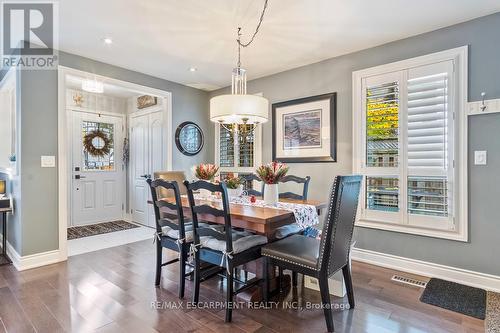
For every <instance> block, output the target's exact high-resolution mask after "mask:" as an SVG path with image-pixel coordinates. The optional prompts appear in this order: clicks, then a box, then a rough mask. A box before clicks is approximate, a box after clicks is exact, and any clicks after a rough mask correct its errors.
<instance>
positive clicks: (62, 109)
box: [20, 66, 173, 267]
mask: <svg viewBox="0 0 500 333" xmlns="http://www.w3.org/2000/svg"><path fill="white" fill-rule="evenodd" d="M67 74H72V75H77V76H82V77H89V76H92V77H94V78H96V79H97V80H101V81H104V82H107V83H111V84H113V85H116V86H119V87H123V88H126V89H129V90H133V91H136V92H138V93H142V94H147V95H154V96H158V97H162V98H165V107H166V108H167V114H166V119H165V121H166V134H165V140H167V141H166V142H167V151H166V154H167V168H168V169H171V168H172V155H173V134H172V133H173V132H172V113H173V111H172V93H171V92H168V91H164V90H160V89H156V88H152V87H147V86H143V85H139V84H136V83H132V82H127V81H122V80H119V79H114V78H111V77H107V76H102V75H96V74H93V73H89V72H85V71H81V70H77V69H74V68H70V67H64V66H58V82H57V84H58V140H57V141H58V142H57V145H58V150H57V155H58V172H59V174H58V204H59V210H58V213H59V214H58V215H59V223H58V224H59V249H58V250H57V251H49V252H44V253H40V254H36V255H33V256H35V257H34V258H36V256H41V258H42V259H43V260H45V261H46V263H45V265H47V264H49V263H53V262H57V261H64V260H66V259H67V258H68V244H67V243H68V240H67V227H68V225H69V222H70V212H71V201H70V197H71V196H70V193H71V181H70V180H71V163H70V159H69V152H70V149H69V147H68V141H69V140H68V139H67V138H68V137H69V133H68V129H67V127H68V126H67V121H68V119H67V111H66V107H67V104H66V75H67ZM56 255H57V256H58V260H56V261H51V260H50V258H52V256H56ZM20 258H21V259H22V260H32V258H31V257H30V258H28V259H24V257H20ZM42 259H40V261H42ZM37 260H38V259H37ZM33 267H35V266H33Z"/></svg>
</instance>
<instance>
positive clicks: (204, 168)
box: [194, 163, 219, 181]
mask: <svg viewBox="0 0 500 333" xmlns="http://www.w3.org/2000/svg"><path fill="white" fill-rule="evenodd" d="M218 171H219V167H218V166H216V165H215V164H209V163H207V164H204V163H201V164H199V165H196V166H195V167H194V175H195V177H196V178H198V179H200V180H206V181H213V180H214V178H215V175H216V174H217V172H218Z"/></svg>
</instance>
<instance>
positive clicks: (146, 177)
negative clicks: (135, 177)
mask: <svg viewBox="0 0 500 333" xmlns="http://www.w3.org/2000/svg"><path fill="white" fill-rule="evenodd" d="M140 177H141V178H145V179H151V175H148V174H145V175H141V176H140Z"/></svg>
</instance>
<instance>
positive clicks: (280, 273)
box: [278, 267, 283, 294]
mask: <svg viewBox="0 0 500 333" xmlns="http://www.w3.org/2000/svg"><path fill="white" fill-rule="evenodd" d="M278 291H279V293H280V294H282V293H283V268H281V267H278Z"/></svg>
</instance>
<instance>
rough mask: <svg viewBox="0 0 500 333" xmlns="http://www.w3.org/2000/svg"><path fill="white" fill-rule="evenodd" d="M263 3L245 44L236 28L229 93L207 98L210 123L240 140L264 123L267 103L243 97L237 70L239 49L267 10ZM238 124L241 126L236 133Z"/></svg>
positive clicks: (242, 71) (241, 73)
mask: <svg viewBox="0 0 500 333" xmlns="http://www.w3.org/2000/svg"><path fill="white" fill-rule="evenodd" d="M267 2H268V0H266V1H265V3H264V9H263V10H262V13H261V16H260V20H259V23H258V25H257V28H256V29H255V32H254V34H253V36H252V38H251V39H250V41H249V42H248V43H242V42H241V28H238V38H237V40H236V41H237V42H238V63H237V66H236V68H234V69H233V72H232V79H231V94H227V95H220V96H215V97H212V98H211V99H210V120H211V121H212V122H215V123H218V124H220V125H221V126H223V127H224V128H226V129H227V130H229V131H230V132H231V133H233V134H234V133H236V132H238V131H239V133H240V138H242V139H243V140H245V138H246V136H247V135H248V134H250V133H251V132H253V130H254V129H255V127H256V126H257V125H258V124H261V123H265V122H267V121H268V113H269V101H268V100H267V99H265V98H264V97H261V96H256V95H249V94H247V75H246V70H245V69H243V68H241V48H242V47H247V46H249V45H250V44H251V43H252V42H253V40H254V39H255V36H256V35H257V33H258V32H259V28H260V26H261V24H262V21H263V19H264V14H265V12H266V8H267ZM238 125H248V126H243V127H242V128H241V129H240V130H239V129H238V128H239V126H238Z"/></svg>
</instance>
